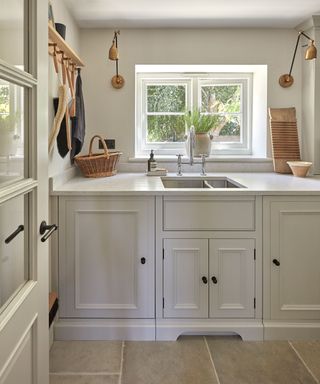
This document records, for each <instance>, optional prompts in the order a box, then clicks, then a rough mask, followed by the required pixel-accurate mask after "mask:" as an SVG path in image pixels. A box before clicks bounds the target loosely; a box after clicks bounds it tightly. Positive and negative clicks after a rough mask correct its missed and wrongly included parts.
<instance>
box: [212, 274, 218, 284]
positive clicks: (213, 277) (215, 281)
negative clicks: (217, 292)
mask: <svg viewBox="0 0 320 384" xmlns="http://www.w3.org/2000/svg"><path fill="white" fill-rule="evenodd" d="M211 280H212V282H213V284H217V282H218V280H217V278H216V277H215V276H212V277H211Z"/></svg>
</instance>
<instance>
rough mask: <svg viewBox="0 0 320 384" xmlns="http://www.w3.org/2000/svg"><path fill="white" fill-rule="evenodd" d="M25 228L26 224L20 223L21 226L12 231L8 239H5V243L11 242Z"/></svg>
mask: <svg viewBox="0 0 320 384" xmlns="http://www.w3.org/2000/svg"><path fill="white" fill-rule="evenodd" d="M23 230H24V226H23V225H22V224H21V225H19V227H18V228H17V229H16V230H15V231H14V232H13V233H11V235H10V236H8V237H7V238H6V239H5V241H4V242H5V243H6V244H9V243H10V241H11V240H13V239H14V238H15V237H16V236H17V235H18V234H19V233H20V232H22V231H23Z"/></svg>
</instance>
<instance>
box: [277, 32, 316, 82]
mask: <svg viewBox="0 0 320 384" xmlns="http://www.w3.org/2000/svg"><path fill="white" fill-rule="evenodd" d="M301 35H302V36H304V37H306V38H307V39H308V40H309V44H308V48H307V50H306V52H305V55H304V58H305V60H312V59H315V58H316V57H317V48H316V47H315V45H314V40H313V39H311V37H309V36H308V35H306V34H305V33H304V32H303V31H300V32H299V35H298V38H297V43H296V47H295V49H294V53H293V58H292V62H291V67H290V71H289V73H286V74H284V75H282V76H280V77H279V84H280V85H281V87H283V88H287V87H291V85H292V84H293V82H294V79H293V77H292V75H291V72H292V67H293V63H294V60H295V58H296V53H297V49H298V44H299V41H300V37H301Z"/></svg>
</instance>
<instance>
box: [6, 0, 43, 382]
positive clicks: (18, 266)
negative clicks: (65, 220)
mask: <svg viewBox="0 0 320 384" xmlns="http://www.w3.org/2000/svg"><path fill="white" fill-rule="evenodd" d="M47 7H48V5H47V1H43V0H38V1H37V0H2V1H1V12H0V384H18V383H24V384H48V382H49V378H48V376H49V375H48V370H49V369H48V353H49V345H48V344H49V342H48V245H47V243H43V242H41V241H40V235H39V225H40V222H41V221H42V220H47V215H48V190H47V159H48V155H47V131H48V130H47V109H48V102H47V97H46V95H47V85H48V80H47V79H48V75H47V71H48V70H47V68H48V65H47V61H48V53H47V52H48V51H47V50H48V46H47V44H48V40H47V28H48V26H47V15H48V12H47V11H48V9H47Z"/></svg>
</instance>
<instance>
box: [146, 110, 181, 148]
mask: <svg viewBox="0 0 320 384" xmlns="http://www.w3.org/2000/svg"><path fill="white" fill-rule="evenodd" d="M184 135H185V123H184V116H181V115H180V116H177V115H169V116H168V115H157V116H148V131H147V142H150V143H151V142H152V143H154V142H177V141H180V142H181V141H184V140H185V139H184Z"/></svg>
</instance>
